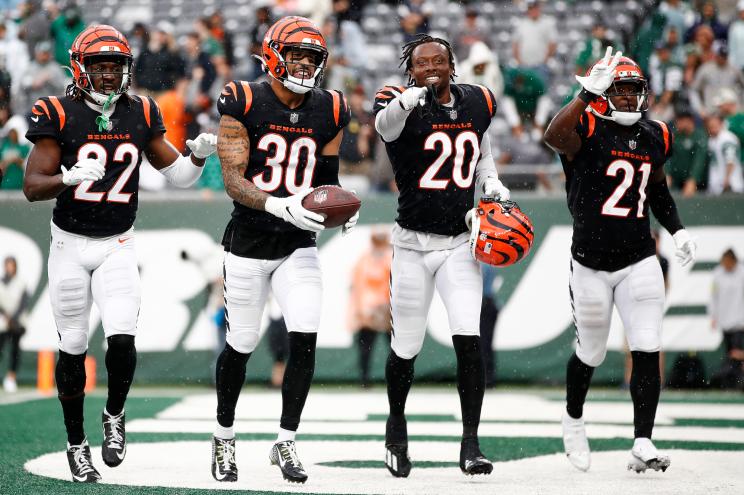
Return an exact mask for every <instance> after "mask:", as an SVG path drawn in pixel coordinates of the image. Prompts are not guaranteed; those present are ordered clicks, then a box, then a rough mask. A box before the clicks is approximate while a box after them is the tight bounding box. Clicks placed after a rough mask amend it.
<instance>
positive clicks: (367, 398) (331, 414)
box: [157, 388, 744, 425]
mask: <svg viewBox="0 0 744 495" xmlns="http://www.w3.org/2000/svg"><path fill="white" fill-rule="evenodd" d="M662 398H663V396H662ZM216 403H217V399H216V397H215V395H214V394H213V393H212V394H202V395H191V396H188V397H186V398H184V399H183V400H182V401H180V402H179V403H177V404H174V405H173V406H171V407H169V408H167V409H164V410H163V411H161V412H160V413H159V414H158V415H157V417H158V418H161V419H205V420H207V419H208V420H213V421H214V411H215V408H216ZM350 404H353V407H350ZM563 408H564V404H563V402H562V401H551V400H548V399H545V398H543V397H540V396H539V395H534V394H514V393H503V392H496V393H494V392H488V393H486V396H485V398H484V401H483V413H482V417H481V419H482V420H485V421H488V420H492V421H546V422H552V421H557V420H558V419H559V418H560V417H561V414H562V413H563ZM281 409H282V402H281V394H279V393H278V392H263V391H261V392H254V391H252V390H245V391H243V393H242V394H241V401H240V402H239V403H238V407H237V409H236V411H235V418H236V419H242V420H263V419H266V418H274V417H275V418H279V417H280V416H281ZM584 412H585V419H586V421H587V422H590V423H591V422H594V423H616V424H631V423H632V421H633V405H632V403H631V401H630V397H628V400H627V401H622V402H599V401H591V402H588V403H587V405H586V407H585V408H584ZM387 413H388V405H387V396H386V394H385V392H377V391H374V392H363V393H356V392H349V393H327V392H326V393H324V392H316V391H314V390H313V391H311V392H310V395H309V396H308V399H307V403H306V404H305V408H304V410H303V412H302V419H303V421H308V420H316V421H333V420H357V421H364V420H366V419H367V416H368V415H369V414H382V415H385V416H386V415H387ZM406 413H407V414H408V415H415V414H435V415H452V416H454V417H455V418H457V419H459V418H460V417H461V414H460V401H459V398H458V396H457V392H456V391H455V390H454V388H453V389H451V390H443V391H438V392H431V391H423V392H417V391H416V390H415V389H414V390H413V391H412V392H411V395H410V396H409V398H408V402H407V404H406ZM675 418H692V419H706V418H708V419H742V418H744V404H716V403H709V404H708V403H695V402H694V399H693V400H691V401H690V402H688V403H664V402H662V403H661V404H660V405H659V409H658V411H657V413H656V424H657V425H664V424H666V425H672V424H673V423H674V419H675Z"/></svg>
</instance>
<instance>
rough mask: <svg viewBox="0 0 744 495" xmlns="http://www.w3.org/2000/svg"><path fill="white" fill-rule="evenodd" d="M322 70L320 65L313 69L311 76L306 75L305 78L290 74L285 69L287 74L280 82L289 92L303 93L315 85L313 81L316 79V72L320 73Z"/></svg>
mask: <svg viewBox="0 0 744 495" xmlns="http://www.w3.org/2000/svg"><path fill="white" fill-rule="evenodd" d="M285 67H286V64H285ZM322 70H323V68H322V67H318V68H317V69H315V73H314V74H313V77H308V78H307V79H303V78H299V77H295V76H292V75H290V74H289V71H287V76H286V78H285V79H284V80H283V81H282V84H283V85H284V87H285V88H287V89H288V90H290V91H291V92H293V93H297V94H298V95H304V94H305V93H307V92H308V91H310V90H311V89H313V88H314V87H315V81H316V80H317V79H318V74H320V71H322Z"/></svg>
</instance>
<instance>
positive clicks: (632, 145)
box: [628, 139, 638, 150]
mask: <svg viewBox="0 0 744 495" xmlns="http://www.w3.org/2000/svg"><path fill="white" fill-rule="evenodd" d="M628 146H629V147H630V149H632V150H634V149H636V146H638V143H636V142H635V140H634V139H631V140H630V141H628Z"/></svg>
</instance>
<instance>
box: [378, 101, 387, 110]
mask: <svg viewBox="0 0 744 495" xmlns="http://www.w3.org/2000/svg"><path fill="white" fill-rule="evenodd" d="M378 105H380V106H381V107H382V108H385V107H386V106H388V102H386V101H381V102H379V103H378Z"/></svg>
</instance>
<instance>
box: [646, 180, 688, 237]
mask: <svg viewBox="0 0 744 495" xmlns="http://www.w3.org/2000/svg"><path fill="white" fill-rule="evenodd" d="M648 204H649V206H650V207H651V211H652V212H653V214H654V216H655V217H656V219H657V220H658V221H659V223H660V224H661V225H662V226H664V228H665V229H666V230H667V232H669V233H670V234H672V235H674V233H675V232H677V231H678V230H681V229H683V228H684V227H683V226H682V222H681V221H680V219H679V213H677V205H676V204H675V203H674V198H672V195H671V193H670V192H669V187H667V183H666V180H661V181H659V182H654V183H652V184H649V186H648Z"/></svg>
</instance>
